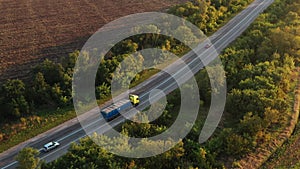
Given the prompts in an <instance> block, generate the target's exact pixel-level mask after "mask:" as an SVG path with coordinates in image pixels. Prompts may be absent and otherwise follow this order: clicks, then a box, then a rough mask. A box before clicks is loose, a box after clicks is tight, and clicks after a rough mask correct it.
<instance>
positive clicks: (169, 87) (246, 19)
mask: <svg viewBox="0 0 300 169" xmlns="http://www.w3.org/2000/svg"><path fill="white" fill-rule="evenodd" d="M272 3H273V0H256V1H254V2H253V3H252V4H250V5H249V6H248V7H247V8H246V9H244V10H243V11H242V12H241V13H239V14H238V15H236V16H235V17H234V18H233V19H231V20H230V21H229V22H228V23H227V24H226V25H224V26H223V27H222V28H220V29H219V30H218V31H217V32H216V33H214V34H213V35H212V36H210V37H209V40H210V41H211V43H212V46H211V47H210V48H207V49H206V48H205V43H206V42H205V43H203V44H199V46H198V47H197V48H196V49H195V51H197V52H196V53H197V55H198V57H197V56H196V55H195V53H193V52H190V53H188V54H186V55H185V56H184V57H183V60H184V61H185V62H186V64H187V65H188V67H189V68H190V69H191V70H192V71H193V73H196V72H198V71H199V70H200V69H202V68H203V65H206V64H208V63H210V62H211V61H212V60H214V59H215V57H216V55H215V54H211V53H213V51H214V49H213V47H214V48H215V50H216V51H217V52H221V51H222V50H223V49H224V48H225V47H226V46H228V45H229V44H230V43H231V42H232V41H233V40H235V39H236V38H237V37H238V36H239V35H241V33H242V32H244V31H245V30H246V28H247V27H248V26H249V25H250V24H251V23H252V22H253V21H254V20H255V18H256V17H257V16H258V15H259V14H260V13H261V12H262V11H263V10H264V9H266V8H267V7H268V6H269V5H270V4H272ZM199 55H200V56H201V57H202V58H204V59H202V60H200V59H199ZM178 66H182V65H180V64H179V65H173V66H172V65H171V66H170V69H171V70H172V69H173V72H174V74H176V76H178V77H184V76H185V74H186V71H187V69H186V68H185V67H178ZM179 68H180V69H179ZM176 88H178V85H177V83H176V82H175V81H174V79H173V78H172V77H170V76H169V75H168V74H165V73H158V74H157V75H155V76H153V77H151V78H150V79H148V80H147V81H145V82H143V83H141V84H140V85H139V86H137V87H136V88H135V89H134V90H136V92H138V94H139V95H140V99H141V104H140V105H139V107H138V109H143V108H145V107H147V106H148V105H149V104H150V103H149V101H148V98H149V93H150V91H151V89H161V90H163V91H164V92H165V93H169V92H171V91H173V90H175V89H176ZM145 89H146V90H145ZM110 103H111V102H107V103H106V104H105V105H104V107H105V106H107V105H109V104H110ZM81 118H85V120H87V121H88V122H89V126H88V128H92V129H95V130H98V129H99V128H100V129H101V131H103V132H105V131H107V130H108V129H109V128H110V126H108V124H107V123H106V122H105V121H104V119H103V118H102V117H101V116H100V113H99V112H98V109H96V108H95V109H92V110H90V111H89V112H87V113H85V114H84V115H82V117H81ZM124 120H125V119H124V118H122V117H121V116H120V117H118V118H116V119H114V120H113V121H111V122H110V125H111V126H116V125H118V124H120V123H122V122H123V121H124ZM99 123H100V124H103V125H100V126H99V125H98V124H99ZM88 134H90V133H88ZM84 136H86V133H85V132H84V131H83V129H82V127H81V125H80V124H79V123H78V120H77V119H73V120H72V121H69V122H66V123H64V124H62V125H60V126H58V127H56V128H54V129H52V130H50V131H48V132H46V133H43V134H41V135H39V136H37V137H35V138H32V139H30V140H28V141H26V142H24V143H22V144H20V145H18V146H15V147H13V148H12V149H10V150H8V151H5V152H3V153H1V154H0V167H2V168H3V169H4V168H16V166H17V165H18V163H17V162H16V161H14V157H15V156H16V154H17V153H18V151H19V150H20V149H22V148H23V147H33V148H36V149H39V150H41V148H42V147H43V145H44V144H45V143H47V142H49V141H53V140H54V141H58V142H59V143H60V146H59V147H58V148H56V149H54V150H52V151H50V152H48V153H43V152H42V151H41V153H40V155H39V157H40V158H41V159H43V160H45V161H46V162H50V161H53V160H55V159H56V158H58V157H60V156H61V155H63V154H65V153H66V152H67V149H68V147H69V146H70V144H71V143H72V142H75V141H78V140H79V139H80V138H82V137H84Z"/></svg>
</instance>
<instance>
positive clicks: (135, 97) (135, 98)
mask: <svg viewBox="0 0 300 169" xmlns="http://www.w3.org/2000/svg"><path fill="white" fill-rule="evenodd" d="M129 99H130V101H131V103H132V105H134V106H137V105H138V104H139V103H140V99H139V96H138V95H135V94H129Z"/></svg>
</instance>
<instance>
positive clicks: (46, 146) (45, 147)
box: [44, 141, 59, 152]
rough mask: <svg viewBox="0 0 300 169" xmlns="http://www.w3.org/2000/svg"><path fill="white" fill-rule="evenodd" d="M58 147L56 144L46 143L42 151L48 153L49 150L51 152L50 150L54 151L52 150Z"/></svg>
mask: <svg viewBox="0 0 300 169" xmlns="http://www.w3.org/2000/svg"><path fill="white" fill-rule="evenodd" d="M58 146H59V143H58V142H56V141H51V142H49V143H47V144H45V145H44V151H45V152H48V151H50V150H52V149H54V148H56V147H58Z"/></svg>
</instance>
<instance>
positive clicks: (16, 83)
mask: <svg viewBox="0 0 300 169" xmlns="http://www.w3.org/2000/svg"><path fill="white" fill-rule="evenodd" d="M1 91H2V93H3V98H5V102H2V104H3V105H2V106H1V107H3V108H4V109H3V110H4V112H6V114H4V116H12V117H20V116H22V115H25V114H28V113H29V104H28V102H27V100H26V98H25V94H26V93H25V92H26V91H25V84H24V83H23V81H21V80H18V79H16V80H7V81H6V82H5V83H4V84H3V85H2V90H1Z"/></svg>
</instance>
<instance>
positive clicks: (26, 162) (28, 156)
mask: <svg viewBox="0 0 300 169" xmlns="http://www.w3.org/2000/svg"><path fill="white" fill-rule="evenodd" d="M38 155H39V151H38V150H36V149H33V148H30V147H26V148H24V149H22V150H21V151H20V152H19V153H18V155H17V156H16V160H17V161H18V162H19V164H18V167H17V168H18V169H38V168H40V166H39V163H40V159H39V158H38V157H37V156H38Z"/></svg>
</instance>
